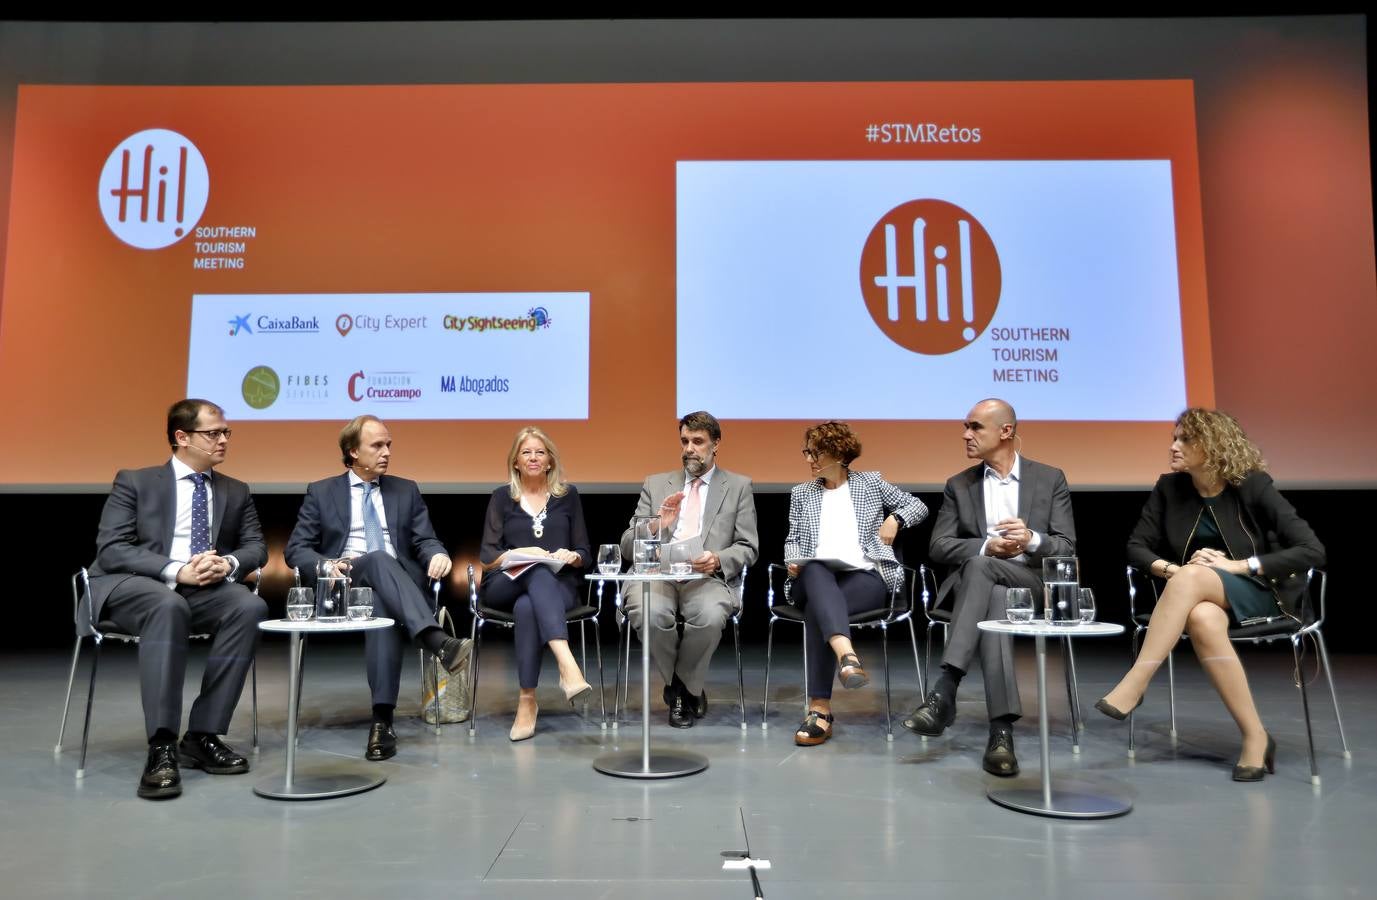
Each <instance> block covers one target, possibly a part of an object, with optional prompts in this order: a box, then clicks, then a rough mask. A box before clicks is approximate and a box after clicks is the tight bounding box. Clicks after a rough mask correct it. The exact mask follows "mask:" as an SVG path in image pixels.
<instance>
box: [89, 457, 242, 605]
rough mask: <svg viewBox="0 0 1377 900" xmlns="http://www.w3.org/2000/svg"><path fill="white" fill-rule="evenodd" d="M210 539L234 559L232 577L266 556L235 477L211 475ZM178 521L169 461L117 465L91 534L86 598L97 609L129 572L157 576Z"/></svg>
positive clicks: (168, 559) (173, 480)
mask: <svg viewBox="0 0 1377 900" xmlns="http://www.w3.org/2000/svg"><path fill="white" fill-rule="evenodd" d="M210 484H211V493H212V495H213V497H212V500H211V503H212V506H213V509H212V511H211V517H210V528H211V531H210V544H211V546H212V547H214V548H215V550H216V552H217V553H219V554H220V555H221V556H233V557H234V558H235V559H237V560H239V571H238V572H236V573H235V577H236V578H243V577H244V576H246V575H249V574H250V573H252V572H253V570H254V569H257V568H260V567H261V566H262V565H263V564H264V563H265V562H267V561H268V548H267V545H266V544H265V543H264V542H263V530H262V529H261V528H260V527H259V524H258V510H257V509H256V508H255V507H254V505H253V496H252V495H251V494H250V492H249V486H248V485H247V484H245V483H244V482H242V481H239V480H238V479H236V478H231V477H229V476H228V475H221V474H220V473H218V472H215V473H213V474H212V475H211V482H210ZM176 525H177V479H176V476H175V475H174V474H173V470H172V463H171V462H166V463H164V464H163V465H161V466H149V467H148V468H146V469H121V470H120V471H119V472H118V473H116V475H115V482H114V484H112V485H111V486H110V496H109V497H107V498H106V500H105V509H104V510H102V511H101V514H100V529H99V531H98V532H97V534H96V561H95V562H93V563H92V564H91V569H90V573H91V600H92V601H93V602H94V604H95V611H96V614H97V615H99V613H100V609H101V606H102V605H104V603H105V598H106V597H108V596H110V592H111V591H113V590H114V589H115V588H116V587H117V586H118V585H119V584H120V583H121V582H122V581H124V580H125V579H127V578H129V577H131V576H133V575H144V576H147V577H149V578H154V579H161V578H162V572H163V569H164V568H166V567H167V564H168V563H170V562H172V558H171V557H169V556H168V555H167V554H168V551H169V550H171V549H172V529H173V528H175V527H176Z"/></svg>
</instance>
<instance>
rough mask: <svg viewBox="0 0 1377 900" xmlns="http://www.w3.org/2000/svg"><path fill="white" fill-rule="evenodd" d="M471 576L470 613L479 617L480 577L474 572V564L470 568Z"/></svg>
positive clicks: (469, 574) (469, 573)
mask: <svg viewBox="0 0 1377 900" xmlns="http://www.w3.org/2000/svg"><path fill="white" fill-rule="evenodd" d="M468 576H469V612H470V613H471V614H473V615H474V616H477V615H478V577H477V575H476V574H475V573H474V571H473V563H469V566H468Z"/></svg>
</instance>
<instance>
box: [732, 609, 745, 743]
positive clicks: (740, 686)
mask: <svg viewBox="0 0 1377 900" xmlns="http://www.w3.org/2000/svg"><path fill="white" fill-rule="evenodd" d="M732 643H733V644H735V645H736V693H737V696H739V697H740V698H741V730H742V731H745V730H746V679H745V677H744V676H743V675H742V673H741V628H740V626H739V624H738V622H737V618H736V616H732Z"/></svg>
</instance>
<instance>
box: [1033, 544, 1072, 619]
mask: <svg viewBox="0 0 1377 900" xmlns="http://www.w3.org/2000/svg"><path fill="white" fill-rule="evenodd" d="M1042 582H1043V585H1044V593H1045V602H1044V604H1043V617H1044V618H1046V620H1047V621H1048V622H1050V623H1052V624H1054V625H1075V624H1078V623H1079V622H1080V620H1081V617H1080V613H1078V612H1077V611H1076V606H1077V602H1078V600H1079V599H1080V598H1079V597H1078V596H1077V592H1078V591H1080V586H1081V579H1080V566H1079V564H1078V562H1077V560H1076V557H1074V556H1049V557H1047V558H1046V559H1044V560H1043V561H1042Z"/></svg>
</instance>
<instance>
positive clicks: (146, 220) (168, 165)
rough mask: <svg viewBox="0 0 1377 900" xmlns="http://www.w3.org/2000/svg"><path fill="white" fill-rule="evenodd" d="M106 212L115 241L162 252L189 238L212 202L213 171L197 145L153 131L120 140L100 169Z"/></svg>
mask: <svg viewBox="0 0 1377 900" xmlns="http://www.w3.org/2000/svg"><path fill="white" fill-rule="evenodd" d="M99 193H100V213H101V215H102V216H104V217H105V224H106V225H108V226H109V227H110V230H111V231H112V232H114V235H115V237H117V238H119V239H120V240H122V241H124V242H125V243H126V244H128V245H129V246H131V247H138V248H139V249H141V250H158V249H160V248H162V247H167V246H170V245H172V244H175V243H177V241H179V240H181V239H182V238H184V237H186V235H187V233H188V232H190V231H191V229H192V228H194V227H196V223H197V222H199V221H201V214H202V213H203V212H205V211H206V201H207V200H208V199H209V198H210V172H209V171H207V169H206V160H205V158H204V157H203V156H201V151H200V150H197V149H196V145H195V144H193V143H192V142H191V141H189V140H187V139H186V138H185V137H183V136H182V135H180V134H178V133H177V132H175V131H168V130H167V129H166V128H149V129H147V130H145V131H140V132H139V133H137V134H131V135H130V136H129V137H127V138H125V139H124V140H123V141H120V143H119V146H117V147H116V148H115V149H114V150H113V151H111V153H110V156H109V158H108V159H106V160H105V167H104V168H103V169H101V171H100V185H99Z"/></svg>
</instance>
